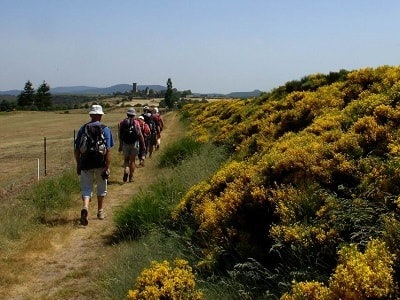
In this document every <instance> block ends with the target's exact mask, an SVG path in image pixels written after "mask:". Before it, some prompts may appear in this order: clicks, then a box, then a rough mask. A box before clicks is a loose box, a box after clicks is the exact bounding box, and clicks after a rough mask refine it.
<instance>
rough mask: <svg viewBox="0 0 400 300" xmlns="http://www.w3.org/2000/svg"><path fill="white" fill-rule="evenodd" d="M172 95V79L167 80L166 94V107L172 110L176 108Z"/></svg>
mask: <svg viewBox="0 0 400 300" xmlns="http://www.w3.org/2000/svg"><path fill="white" fill-rule="evenodd" d="M172 94H173V90H172V81H171V78H168V80H167V91H166V92H165V97H164V101H165V105H166V106H167V107H168V108H172V107H173V106H174V103H173V99H172Z"/></svg>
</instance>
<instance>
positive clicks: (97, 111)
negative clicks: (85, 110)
mask: <svg viewBox="0 0 400 300" xmlns="http://www.w3.org/2000/svg"><path fill="white" fill-rule="evenodd" d="M89 115H104V113H103V108H102V107H101V105H92V108H91V109H90V111H89Z"/></svg>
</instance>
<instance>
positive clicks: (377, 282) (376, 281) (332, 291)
mask: <svg viewBox="0 0 400 300" xmlns="http://www.w3.org/2000/svg"><path fill="white" fill-rule="evenodd" d="M339 256H340V258H339V264H338V266H337V267H336V270H335V272H334V274H333V275H332V276H331V278H330V280H329V285H328V286H325V285H324V284H323V283H319V282H314V281H312V282H300V283H295V284H294V285H293V286H292V290H291V292H290V293H285V294H284V295H283V296H282V297H281V300H297V299H315V300H334V299H346V300H363V299H387V298H388V297H389V296H391V295H393V293H394V291H395V284H394V282H393V272H394V270H393V257H392V255H391V254H390V253H389V251H388V249H387V248H386V246H385V244H384V243H383V242H381V241H379V240H372V241H370V242H369V243H368V245H367V249H366V250H365V253H361V252H359V251H358V250H357V247H356V245H354V244H351V245H348V246H345V247H343V248H342V249H341V250H340V251H339Z"/></svg>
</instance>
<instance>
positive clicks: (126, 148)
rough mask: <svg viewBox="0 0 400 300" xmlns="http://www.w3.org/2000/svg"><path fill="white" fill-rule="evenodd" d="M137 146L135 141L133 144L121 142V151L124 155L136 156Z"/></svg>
mask: <svg viewBox="0 0 400 300" xmlns="http://www.w3.org/2000/svg"><path fill="white" fill-rule="evenodd" d="M138 152H139V150H138V146H137V143H135V144H131V145H129V144H125V143H124V144H122V153H123V154H124V156H136V155H138Z"/></svg>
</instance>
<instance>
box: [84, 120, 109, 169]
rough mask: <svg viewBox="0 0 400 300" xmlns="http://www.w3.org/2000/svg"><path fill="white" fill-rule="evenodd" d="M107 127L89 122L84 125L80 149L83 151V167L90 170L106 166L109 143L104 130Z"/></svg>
mask: <svg viewBox="0 0 400 300" xmlns="http://www.w3.org/2000/svg"><path fill="white" fill-rule="evenodd" d="M105 127H107V126H105V125H103V124H91V123H88V124H86V125H85V126H84V128H83V132H82V137H81V140H80V141H79V151H80V152H81V168H82V170H89V169H94V168H102V167H105V155H106V153H107V145H106V140H105V137H104V133H103V130H104V128H105Z"/></svg>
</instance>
